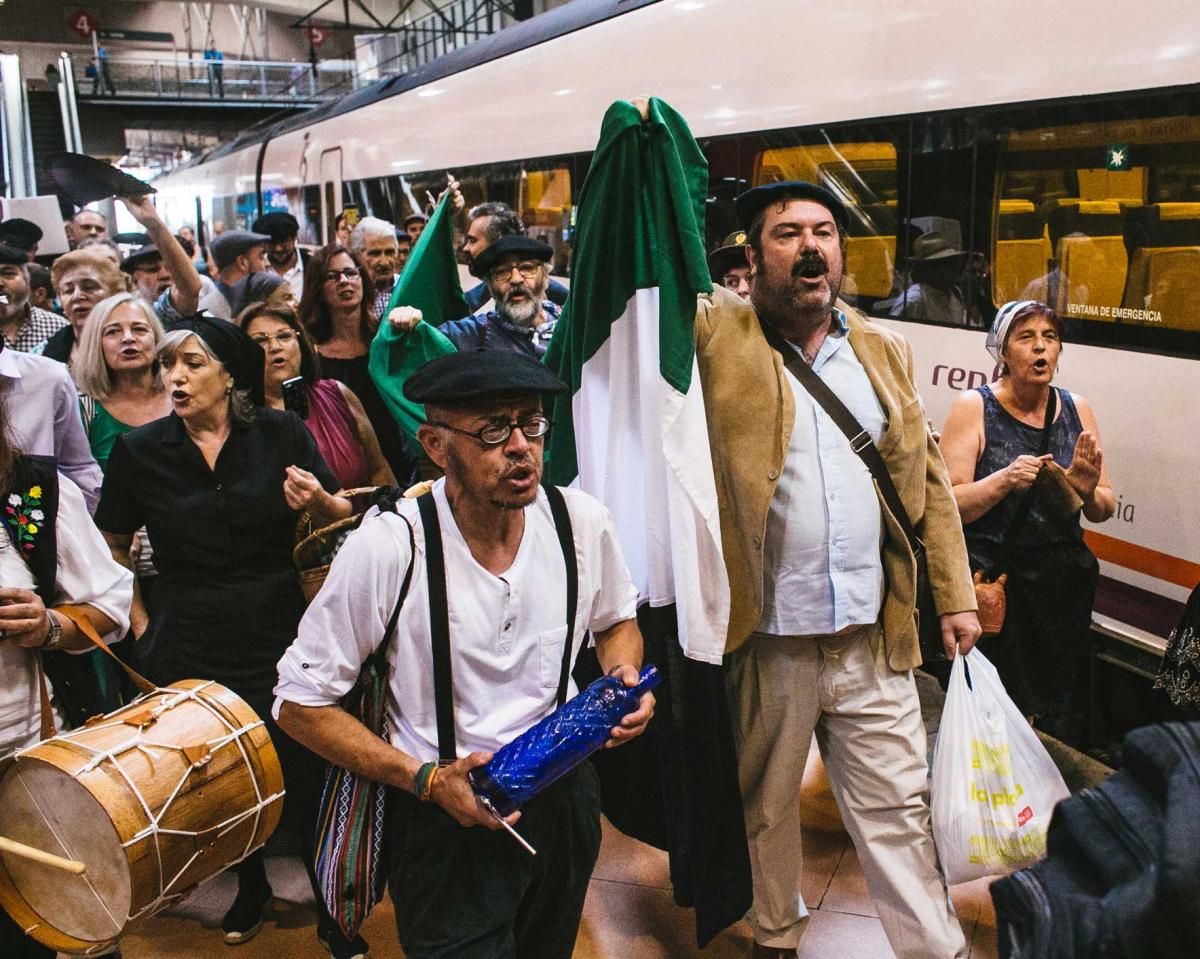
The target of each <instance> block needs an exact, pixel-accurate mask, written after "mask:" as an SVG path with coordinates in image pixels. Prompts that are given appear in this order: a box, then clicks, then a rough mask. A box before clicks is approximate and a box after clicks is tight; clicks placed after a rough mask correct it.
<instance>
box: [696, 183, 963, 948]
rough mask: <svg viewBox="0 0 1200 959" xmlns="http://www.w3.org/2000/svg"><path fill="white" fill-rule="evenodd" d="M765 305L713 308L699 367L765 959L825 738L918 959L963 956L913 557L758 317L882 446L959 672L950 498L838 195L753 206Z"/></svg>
mask: <svg viewBox="0 0 1200 959" xmlns="http://www.w3.org/2000/svg"><path fill="white" fill-rule="evenodd" d="M738 212H739V215H740V217H741V220H742V225H743V227H744V228H745V229H746V232H747V233H748V235H749V243H748V247H747V251H748V256H749V259H750V264H751V268H752V270H753V281H752V286H753V289H752V293H751V303H752V304H753V306H751V305H750V304H747V303H745V302H744V301H742V300H740V299H739V298H737V297H736V296H734V295H733V294H730V293H728V292H727V291H725V290H722V289H717V290H716V291H715V292H714V295H713V298H712V301H711V304H709V303H707V302H706V301H701V307H700V310H699V312H698V314H697V319H696V351H697V358H698V361H699V368H700V376H701V382H702V385H703V389H704V399H705V405H706V408H707V413H708V426H709V434H710V440H711V446H712V455H713V466H714V469H715V472H716V481H717V496H718V501H719V505H720V513H721V535H722V540H723V545H724V550H725V562H726V566H727V568H728V572H729V580H730V587H731V592H732V597H731V599H732V605H731V615H730V625H729V636H728V641H727V646H726V652H727V656H726V664H727V677H728V682H727V691H728V695H729V701H730V712H731V717H732V721H733V728H734V737H735V741H736V744H737V750H738V768H739V778H740V781H741V788H742V797H743V802H744V807H745V817H746V832H747V837H748V840H749V844H750V855H751V864H752V868H753V875H754V905H753V907H752V908H751V910H750V913H749V914H748V917H747V918H748V919H749V920H750V923H751V925H752V927H753V929H754V939H755V946H754V955H755V956H756V957H784V956H794V955H795V951H796V948H797V946H798V944H799V941H800V937H801V935H802V933H803V931H804V926H805V920H806V917H807V915H808V910H807V909H806V907H805V905H804V902H803V899H802V898H801V895H800V875H801V854H800V810H799V793H800V783H801V779H802V777H803V774H804V765H805V760H806V758H807V755H808V749H809V744H810V742H811V740H812V736H813V734H814V732H815V734H816V736H817V744H818V746H819V747H820V750H821V755H822V758H823V759H824V762H825V766H826V769H827V771H828V775H829V779H830V785H831V786H832V788H833V791H834V795H835V797H836V798H837V801H838V806H839V808H840V809H841V811H842V816H843V819H844V821H845V825H846V828H847V830H848V831H849V833H850V835H851V838H852V839H853V840H854V844H855V847H856V849H857V850H858V856H859V859H860V860H861V862H862V867H863V873H864V875H865V877H866V880H867V885H868V888H869V889H870V891H871V895H872V898H873V899H874V901H875V905H876V908H877V910H878V912H879V917H880V919H881V921H882V923H883V927H884V930H885V932H886V933H887V936H888V939H889V941H890V942H891V945H892V948H893V949H894V950H895V952H896V955H897V956H898V957H900V959H918V957H919V959H951V957H957V956H965V955H966V945H965V942H964V938H963V934H962V930H961V929H960V927H959V924H958V921H957V918H956V917H955V915H954V911H953V907H952V906H951V905H950V903H949V900H948V898H947V896H946V890H945V885H944V883H943V881H942V879H941V875H940V873H939V870H938V866H937V857H936V854H935V851H934V847H933V838H932V835H931V832H930V824H929V806H928V801H927V786H926V775H927V766H926V756H925V729H924V726H923V725H922V722H921V711H920V705H919V703H918V701H917V692H916V686H915V684H914V681H913V677H912V672H911V671H912V669H913V667H915V666H918V665H919V664H920V662H921V656H920V652H919V647H918V641H917V626H916V622H915V615H914V610H915V603H916V560H915V558H914V557H913V553H912V550H911V549H910V547H909V545H908V540H907V539H906V537H905V536H904V533H903V530H902V528H901V526H900V525H899V523H898V522H897V521H896V518H895V516H893V515H892V514H891V512H890V511H889V510H888V508H887V506H886V505H885V504H884V502H883V500H882V499H881V498H880V496H879V493H878V489H877V488H876V487H875V485H874V482H873V480H872V478H871V475H870V472H869V471H868V470H867V468H866V466H865V465H864V464H863V463H862V461H861V460H860V459H859V458H858V456H857V455H856V454H855V452H854V451H853V450H852V449H851V446H850V442H849V441H848V440H847V438H846V436H845V435H844V434H843V433H842V432H841V431H840V430H839V429H838V428H837V426H836V425H835V424H834V422H833V421H832V420H831V419H830V418H829V416H828V415H827V414H826V413H825V412H824V410H823V408H821V406H820V405H819V404H817V402H816V401H815V400H814V399H813V398H812V397H811V396H810V395H809V394H808V392H807V391H806V390H805V389H804V387H803V386H801V385H800V383H799V381H798V380H796V379H795V378H794V377H793V376H792V374H791V373H790V372H788V371H787V370H786V369H785V368H784V364H783V358H782V356H781V355H780V354H779V353H778V352H776V351H775V350H774V349H772V347H771V346H770V345H769V344H768V342H767V340H766V337H765V335H764V333H763V330H762V328H761V327H760V318H761V321H762V322H764V323H768V324H770V325H771V327H773V328H774V330H775V332H777V333H778V334H780V336H782V338H783V339H784V340H786V348H787V349H793V350H796V351H797V352H798V353H799V354H800V355H801V356H802V357H803V360H804V362H806V363H808V364H809V366H810V367H811V368H812V369H813V371H814V372H816V373H817V375H818V376H820V377H821V379H822V380H823V381H824V382H825V384H826V385H827V386H829V387H830V388H831V389H832V390H833V392H834V393H835V394H837V396H838V398H839V399H841V400H842V402H843V403H844V404H845V405H846V406H847V407H848V408H849V409H850V411H851V412H852V413H853V414H854V417H855V419H857V420H858V422H859V423H860V424H861V426H862V427H863V429H865V430H866V431H867V432H868V433H869V434H870V435H871V437H872V439H873V440H874V441H875V444H876V445H877V447H878V448H879V451H880V453H881V455H882V457H883V459H884V462H885V464H886V466H887V469H888V473H889V475H890V476H891V477H892V480H893V482H894V484H895V486H896V487H897V490H898V492H899V494H900V499H901V501H902V502H903V504H904V507H905V510H906V511H907V512H908V515H909V518H910V519H911V521H912V523H913V525H914V526H915V528H916V530H917V533H918V535H919V536H920V537H921V538H922V540H923V541H924V543H925V545H926V551H927V557H928V566H929V576H930V581H931V584H932V588H933V595H934V602H935V606H936V608H937V612H938V614H939V619H940V626H941V633H942V638H943V645H944V646H945V649H946V653H947V655H948V656H953V655H954V654H955V652H956V651H957V652H960V653H966V652H967V651H968V650H969V649H970V648H971V647H972V646H973V645H974V644H975V641H976V640H977V639H978V637H979V623H978V620H977V618H976V616H975V613H974V610H975V593H974V589H973V587H972V584H971V576H970V570H969V568H968V565H967V554H966V548H965V546H964V543H963V535H962V528H961V526H960V524H959V519H958V511H957V508H956V507H955V503H954V498H953V496H952V494H951V490H950V481H949V478H948V476H947V473H946V468H945V465H944V464H943V462H942V458H941V454H940V453H939V452H938V448H937V445H936V443H935V442H934V441H933V438H932V437H931V436H930V434H929V430H928V427H927V424H926V421H925V414H924V411H923V409H922V406H921V401H920V397H919V396H918V394H917V389H916V386H915V385H914V383H913V377H912V369H913V362H912V351H911V349H910V347H909V346H908V344H907V343H906V342H905V341H904V340H903V339H902V338H901V337H899V336H897V335H896V334H894V333H892V332H890V331H888V330H886V329H884V328H882V327H878V326H875V325H874V324H872V323H870V322H869V321H868V320H867V319H866V318H865V317H863V316H862V315H861V314H859V313H858V312H857V311H855V310H853V309H852V308H850V307H849V306H847V305H846V304H845V303H843V302H841V301H840V300H838V298H837V297H838V292H839V290H840V288H841V284H842V270H843V259H844V252H845V236H846V225H847V217H846V211H845V209H844V207H843V206H842V204H841V203H840V202H839V201H838V200H837V198H836V197H834V196H833V195H832V194H831V193H829V192H828V191H827V190H825V189H823V188H821V187H818V186H814V185H813V184H810V183H799V182H789V183H774V184H769V185H767V186H764V187H757V188H755V189H753V190H750V191H747V192H746V193H744V194H742V196H740V197H739V198H738Z"/></svg>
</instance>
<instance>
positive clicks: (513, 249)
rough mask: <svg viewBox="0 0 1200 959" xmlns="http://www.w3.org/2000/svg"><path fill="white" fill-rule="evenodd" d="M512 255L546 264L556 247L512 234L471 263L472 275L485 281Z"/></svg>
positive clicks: (501, 239) (486, 249) (499, 240)
mask: <svg viewBox="0 0 1200 959" xmlns="http://www.w3.org/2000/svg"><path fill="white" fill-rule="evenodd" d="M510 255H515V256H520V257H533V259H535V260H541V261H542V262H543V263H545V262H547V261H548V260H549V259H550V258H551V257H552V256H554V247H552V246H547V245H546V244H545V243H543V242H542V241H541V240H535V239H534V238H533V237H531V236H522V235H521V234H516V233H510V234H509V235H508V236H502V237H500V239H498V240H497V241H496V242H495V243H493V244H492V245H491V246H489V247H485V248H484V251H483V252H482V253H480V254H479V256H477V257H475V259H474V260H472V261H471V275H472V276H477V277H479V278H480V279H483V278H484V277H485V276H487V275H488V271H489V270H491V268H492V267H493V266H495V265H496V264H497V263H498V262H500V259H501V257H505V256H510Z"/></svg>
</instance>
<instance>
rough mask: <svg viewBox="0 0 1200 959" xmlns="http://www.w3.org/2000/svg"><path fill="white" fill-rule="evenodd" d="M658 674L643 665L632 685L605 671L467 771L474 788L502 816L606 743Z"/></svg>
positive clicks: (635, 707) (657, 681)
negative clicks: (634, 683) (583, 688)
mask: <svg viewBox="0 0 1200 959" xmlns="http://www.w3.org/2000/svg"><path fill="white" fill-rule="evenodd" d="M661 679H662V676H661V675H660V674H659V672H658V670H657V669H656V668H655V667H654V666H645V667H644V668H643V669H642V672H641V675H640V676H639V677H638V684H637V685H636V686H626V685H625V684H624V683H623V682H621V680H619V679H618V678H616V677H615V676H603V677H601V678H600V679H597V680H596V681H595V682H594V683H592V684H591V685H590V686H588V688H587V689H585V690H584V691H583V692H581V693H580V694H579V695H578V696H576V697H575V698H574V699H572V700H570V701H569V702H567V703H564V704H563V706H562V708H561V709H556V710H555V711H554V712H552V713H551V714H550V715H549V716H547V717H546V718H545V719H543V720H542V721H541V722H540V723H538V724H537V725H536V726H533V727H531V728H530V729H527V730H526V731H525V732H523V733H522V734H521V735H520V736H518V737H517V738H516V739H514V740H513V741H512V742H511V743H509V744H508V745H507V746H503V747H501V748H500V749H499V750H498V751H497V752H496V754H495V755H494V756H493V757H492V759H491V762H489V763H487V764H486V765H483V766H479V767H478V768H476V769H472V770H471V772H470V773H468V776H469V778H470V780H471V787H472V788H473V789H474V790H475V792H476V793H477V794H478V795H480V796H482V797H485V798H487V799H488V800H489V801H490V802H491V804H492V805H493V806H494V807H495V808H496V811H497V812H498V813H499V814H500V815H501V816H507V815H508V814H509V813H512V812H515V811H516V810H517V808H518V807H520V806H522V805H524V804H525V803H527V802H528V801H529V800H530V799H532V798H533V797H534V796H536V795H537V794H538V793H540V792H541V791H542V790H543V789H545V788H546V787H547V786H549V785H550V784H551V783H552V782H554V781H555V780H557V779H559V778H561V777H562V776H565V775H566V774H567V773H569V772H570V771H571V770H572V769H574V768H575V767H576V766H578V765H579V764H580V763H581V762H583V761H584V760H585V759H587V758H588V756H590V755H591V754H592V753H594V752H595V751H596V750H597V749H599V748H600V747H601V746H603V745H604V744H605V743H606V742H608V738H609V732H610V730H612V728H613V727H614V726H616V725H618V724H619V723H620V722H621V720H622V719H623V718H624V717H625V716H627V715H629V714H630V713H631V712H633V711H634V710H635V709H637V706H638V700H639V699H640V698H641V697H642V694H643V693H646V692H649V691H650V690H651V689H653V688H654V687H655V686H657V685H658V684H659V682H660V680H661Z"/></svg>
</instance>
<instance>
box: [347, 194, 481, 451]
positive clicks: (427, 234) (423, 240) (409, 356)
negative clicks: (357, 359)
mask: <svg viewBox="0 0 1200 959" xmlns="http://www.w3.org/2000/svg"><path fill="white" fill-rule="evenodd" d="M452 215H453V213H452V210H451V208H450V197H449V195H446V196H444V197H442V200H441V202H440V203H438V205H437V209H435V210H434V211H433V216H431V217H430V218H429V222H428V223H427V224H426V225H425V229H424V231H423V232H422V233H421V236H420V238H419V239H418V240H417V245H416V246H415V247H414V248H413V251H412V255H411V256H410V257H409V259H408V263H406V264H405V266H404V272H403V273H401V274H400V278H399V279H398V280H396V288H395V289H394V290H392V298H391V299H390V300H388V305H387V309H386V310H384V313H383V316H382V317H380V321H379V330H378V331H377V332H376V334H375V339H374V340H373V341H372V343H371V358H370V361H369V364H368V369H369V370H370V373H371V378H372V379H373V380H374V381H375V387H376V389H378V390H379V395H380V396H382V397H383V401H384V403H385V404H386V405H387V408H388V412H390V413H391V414H392V416H393V418H394V419H395V420H396V422H397V423H399V424H400V426H401V428H402V429H403V430H404V431H405V432H406V433H408V435H409V436H412V437H414V438H415V437H416V435H417V429H418V427H420V425H421V424H422V423H424V422H425V409H424V407H423V406H422V405H421V404H420V403H413V402H411V401H410V400H407V399H405V398H404V393H403V388H404V382H405V381H406V380H407V379H408V377H409V376H411V375H412V373H413V372H414V371H415V370H416V369H417V367H419V366H421V364H423V363H425V362H427V361H429V360H432V359H433V358H434V357H437V356H443V355H445V354H446V353H453V352H454V344H453V343H451V342H450V340H449V339H447V338H446V337H445V336H443V335H442V334H441V333H439V332H438V331H437V327H439V326H441V324H443V323H445V322H446V321H447V320H458V319H462V318H463V317H464V316H470V314H471V311H470V309H469V308H468V307H467V302H466V300H464V299H463V293H462V286H461V285H460V284H459V282H458V261H457V260H456V258H455V255H454V230H453V228H452V225H451V222H450V220H451V216H452ZM398 306H412V307H416V308H417V309H418V310H420V311H421V313H422V314H423V316H424V320H423V322H421V323H418V324H417V326H416V328H415V329H413V330H410V331H407V332H405V331H402V330H394V329H392V325H391V323H389V322H388V314H389V313H391V311H392V310H394V309H395V308H396V307H398Z"/></svg>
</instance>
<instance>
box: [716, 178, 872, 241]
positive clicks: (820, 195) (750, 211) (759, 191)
mask: <svg viewBox="0 0 1200 959" xmlns="http://www.w3.org/2000/svg"><path fill="white" fill-rule="evenodd" d="M785 200H812V201H813V202H814V203H820V204H821V206H823V207H825V209H827V210H828V211H829V212H830V213H832V214H833V219H834V222H835V223H837V225H838V229H839V230H840V231H841V232H842V233H845V232H846V230H847V229H848V228H849V226H850V218H849V216H848V215H847V213H846V207H845V206H844V205H843V204H842V201H841V200H839V199H838V198H837V197H836V196H834V195H833V194H832V193H831V192H830V191H829V190H827V189H825V187H823V186H817V184H815V183H808V182H807V181H805V180H783V181H781V182H779V183H764V184H763V185H762V186H756V187H753V188H752V189H749V190H747V191H746V192H745V193H742V194H740V195H739V196H738V198H737V199H736V200H734V201H733V202H734V205H735V206H736V207H737V214H738V219H739V220H740V221H741V224H742V227H743V228H744V229H747V230H748V229H750V225H751V224H752V223H753V222H754V218H755V217H756V216H758V214H759V213H760V212H762V210H763V209H764V208H765V207H766V206H767V205H768V204H770V203H782V202H783V201H785Z"/></svg>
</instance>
